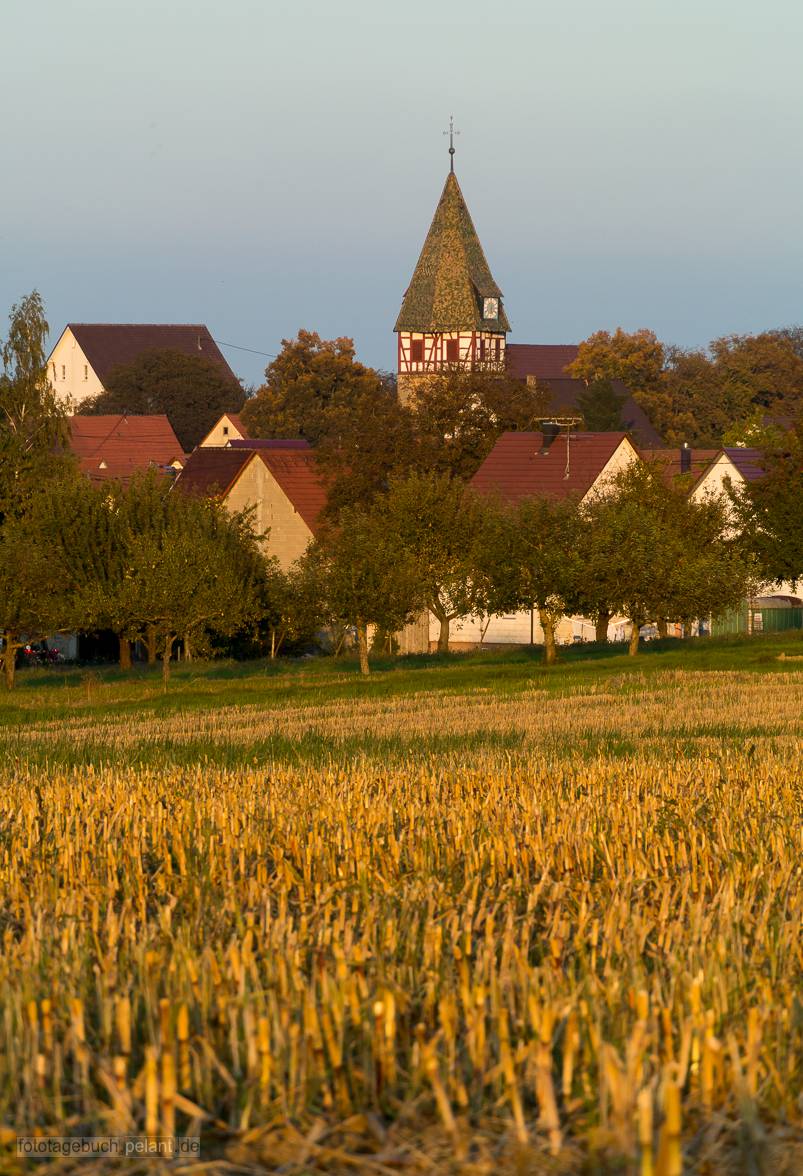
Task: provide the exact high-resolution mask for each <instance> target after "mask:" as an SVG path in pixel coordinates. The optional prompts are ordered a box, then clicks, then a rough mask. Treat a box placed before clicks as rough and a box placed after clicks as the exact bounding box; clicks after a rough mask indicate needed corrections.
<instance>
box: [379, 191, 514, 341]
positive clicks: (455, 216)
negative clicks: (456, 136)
mask: <svg viewBox="0 0 803 1176" xmlns="http://www.w3.org/2000/svg"><path fill="white" fill-rule="evenodd" d="M489 297H490V298H497V299H499V314H498V317H497V318H494V319H486V318H484V317H483V299H485V298H489ZM394 330H396V331H458V330H466V331H509V330H510V323H509V322H508V320H507V315H506V314H505V311H504V307H503V306H502V291H501V290H500V289H499V287H498V286H497V284H496V282H495V281H494V279H493V275H492V274H491V270H490V267H489V265H488V262H487V261H486V259H485V254H484V253H483V250H482V245H481V244H480V239H479V237H478V236H477V230H476V229H475V228H474V224H473V222H472V220H471V214H470V213H469V211H468V206H467V205H466V202H465V200H464V198H463V193H462V192H461V191H460V185H459V184H458V182H457V176H456V175H454V173H453V172H450V173H449V175H448V176H447V177H446V183H445V184H444V186H443V192H442V193H441V198H440V200H439V201H438V207H437V208H436V209H435V216H434V217H433V219H432V224H431V225H430V228H429V232H428V233H427V237H426V240H425V241H424V247H423V249H422V250H421V256H420V257H419V259H418V263H417V264H416V267H415V270H414V272H413V276H412V278H411V280H410V285H409V286H408V287H407V290H406V292H405V295H404V300H403V302H402V308H401V310H400V311H399V317H398V319H397V320H396V326H395V327H394Z"/></svg>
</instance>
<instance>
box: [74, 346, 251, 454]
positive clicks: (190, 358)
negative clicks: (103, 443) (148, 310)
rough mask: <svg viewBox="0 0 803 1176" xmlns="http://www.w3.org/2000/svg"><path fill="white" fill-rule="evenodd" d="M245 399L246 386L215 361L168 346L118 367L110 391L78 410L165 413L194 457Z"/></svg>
mask: <svg viewBox="0 0 803 1176" xmlns="http://www.w3.org/2000/svg"><path fill="white" fill-rule="evenodd" d="M244 399H245V393H244V392H243V390H242V388H241V387H240V385H239V384H238V383H237V382H236V381H235V380H233V379H232V378H231V376H230V374H229V373H228V372H227V371H226V370H225V369H224V368H222V367H221V365H220V364H219V363H216V362H215V361H214V360H213V359H209V358H208V356H205V355H185V354H184V353H183V352H181V351H174V350H173V349H172V348H169V347H165V348H154V349H153V350H150V351H143V352H142V353H141V354H140V355H138V356H137V358H136V359H134V360H132V362H131V363H129V364H122V365H120V366H119V367H116V368H114V369H113V370H112V371H111V372H109V375H108V377H107V379H106V387H105V389H104V391H103V392H101V393H100V395H99V396H95V397H94V398H93V399H91V400H87V401H84V402H83V403H82V404H81V405H80V406H79V409H78V411H79V412H81V413H87V414H90V415H96V416H97V415H99V414H101V415H102V414H105V413H127V414H129V415H132V416H134V415H136V416H138V415H145V416H147V415H150V414H161V413H164V414H165V415H166V416H167V418H168V419H169V421H170V424H171V425H172V427H173V431H174V432H175V434H176V436H177V437H178V440H179V442H180V443H181V446H182V448H183V449H184V451H185V452H187V453H189V452H190V451H191V450H193V449H194V448H195V446H196V445H197V444H198V443H199V441H201V440H203V438H204V437H205V436H206V434H207V433H208V432H209V430H210V429H211V428H212V425H214V423H215V421H217V420H219V418H220V417H221V416H222V415H223V413H224V412H238V411H239V410H240V408H241V406H242V404H243V401H244Z"/></svg>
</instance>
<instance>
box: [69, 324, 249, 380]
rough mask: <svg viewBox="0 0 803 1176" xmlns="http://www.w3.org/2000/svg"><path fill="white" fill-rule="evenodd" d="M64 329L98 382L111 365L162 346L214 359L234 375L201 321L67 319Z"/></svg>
mask: <svg viewBox="0 0 803 1176" xmlns="http://www.w3.org/2000/svg"><path fill="white" fill-rule="evenodd" d="M67 329H69V330H70V331H72V333H73V335H74V337H75V340H76V342H77V343H78V345H79V347H80V348H81V350H82V351H83V353H84V355H85V356H86V358H87V360H88V361H89V363H90V365H91V367H92V370H93V371H94V373H95V375H96V376H97V377H98V379H99V380H100V382H101V384H105V382H106V379H107V377H108V375H109V372H110V371H111V370H112V369H113V368H115V367H118V366H120V365H121V364H129V363H132V362H133V360H135V359H136V358H137V356H138V355H141V354H142V352H143V351H154V350H157V349H158V350H161V349H164V348H169V349H170V350H171V351H181V352H182V353H183V354H184V355H197V356H202V357H204V358H206V359H211V360H214V362H215V363H217V364H219V365H220V366H221V368H223V370H224V371H225V373H226V375H228V376H230V377H231V379H232V380H234V381H235V382H236V379H237V378H236V376H235V375H234V372H233V371H232V370H231V368H230V367H229V365H228V364H227V363H226V360H225V358H224V357H223V353H222V352H221V350H220V348H219V347H218V345H217V343H215V341H214V339H213V338H212V336H211V334H210V333H209V328H208V327H206V326H204V324H203V323H68V324H67Z"/></svg>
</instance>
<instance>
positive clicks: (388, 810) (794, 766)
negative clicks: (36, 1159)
mask: <svg viewBox="0 0 803 1176" xmlns="http://www.w3.org/2000/svg"><path fill="white" fill-rule="evenodd" d="M570 721H571V718H570V716H569V715H567V716H566V720H565V722H566V727H567V731H568V729H569V724H570ZM801 779H803V755H801V752H800V749H799V748H795V747H794V746H791V747H790V746H786V745H784V746H780V747H779V748H777V749H776V750H775V751H774V752H773V751H772V750H770V749H769V748H768V749H765V751H764V752H763V753H762V755H761V758H760V760H759V761H757V759H756V757H755V756H754V755H753V754H751V753H750V752H749V751H746V752H739V751H724V752H722V753H721V754H719V755H716V756H715V755H712V756H710V757H706V755H698V756H694V757H689V758H683V757H682V756H676V757H671V758H670V757H668V756H659V755H657V754H655V753H650V752H645V753H643V754H641V755H639V756H636V757H634V758H631V759H628V760H626V761H625V760H615V759H606V758H605V757H602V756H600V757H599V758H597V759H592V760H589V759H584V760H581V759H580V758H576V759H575V758H573V757H572V755H571V754H570V753H568V752H567V754H566V756H565V757H564V758H563V759H561V760H555V759H552V758H546V757H540V756H539V754H538V753H537V752H534V753H532V754H529V755H528V756H527V757H526V761H524V760H519V761H516V760H514V759H511V758H509V757H505V756H504V755H503V754H501V753H495V752H492V751H489V752H487V753H480V754H479V755H478V756H475V757H474V758H473V762H472V763H471V766H470V767H469V766H465V767H461V766H459V764H457V763H455V762H453V761H448V760H444V761H443V762H438V761H436V760H433V762H432V764H431V765H430V766H428V767H422V766H421V764H420V763H419V764H415V765H414V764H410V765H409V766H408V767H407V768H400V767H398V766H393V767H383V766H382V765H381V764H377V763H372V762H370V761H368V760H365V761H364V762H362V763H355V764H353V765H351V766H349V767H348V768H346V767H344V766H342V765H341V766H339V767H338V766H337V765H335V764H334V763H333V764H332V766H330V767H328V768H326V767H323V768H314V769H312V768H310V769H299V768H293V767H292V766H287V765H275V766H271V767H270V768H267V767H266V768H262V769H258V768H256V767H251V768H248V769H242V770H236V769H235V770H203V769H201V768H200V767H199V768H197V769H192V770H178V769H167V770H156V769H153V770H147V769H140V770H138V771H137V772H133V771H125V770H117V769H111V768H110V769H95V770H91V769H74V770H71V771H65V770H53V771H43V770H41V769H39V768H33V767H25V766H21V767H18V768H16V769H12V768H7V769H4V771H3V780H2V791H1V792H0V883H1V892H2V908H1V910H0V919H1V920H2V923H1V924H0V926H1V927H2V931H1V932H0V934H1V935H2V956H1V957H0V1008H1V1013H2V1015H1V1016H0V1121H2V1123H3V1124H4V1125H5V1128H6V1136H7V1137H8V1131H9V1130H10V1129H14V1130H17V1131H24V1132H25V1133H34V1132H41V1133H45V1134H46V1133H48V1132H55V1133H60V1134H65V1133H86V1132H87V1131H88V1130H89V1128H92V1129H94V1130H97V1131H102V1132H104V1133H105V1132H125V1133H128V1132H139V1133H147V1134H148V1135H154V1136H156V1135H169V1134H172V1133H173V1132H174V1131H179V1132H180V1133H182V1134H192V1133H195V1132H197V1131H199V1130H200V1131H202V1132H203V1135H204V1148H205V1152H206V1155H207V1156H208V1157H213V1156H215V1155H217V1156H218V1157H220V1161H215V1162H214V1163H213V1162H212V1160H211V1159H210V1160H209V1161H208V1162H207V1164H206V1165H201V1166H200V1167H199V1168H198V1169H197V1170H199V1171H200V1170H203V1171H213V1170H215V1163H217V1162H220V1163H221V1164H223V1162H224V1161H225V1162H227V1163H229V1164H230V1165H248V1164H252V1163H253V1164H258V1165H261V1166H262V1169H263V1170H265V1169H267V1170H272V1169H273V1168H277V1169H278V1168H280V1167H282V1166H283V1165H284V1168H283V1170H285V1171H288V1172H292V1171H297V1172H301V1171H318V1170H321V1171H327V1172H338V1171H343V1172H346V1171H351V1172H354V1171H360V1170H364V1171H365V1172H373V1173H377V1172H378V1173H381V1172H390V1171H409V1172H419V1171H420V1172H438V1171H449V1170H455V1171H457V1170H459V1171H465V1172H472V1173H481V1172H487V1173H491V1172H504V1171H510V1172H517V1173H518V1172H541V1171H544V1172H556V1173H557V1172H574V1171H578V1172H579V1171H586V1172H603V1171H611V1172H613V1171H627V1172H639V1173H641V1174H642V1176H676V1174H679V1173H681V1172H691V1171H700V1172H710V1173H716V1172H723V1173H724V1172H731V1171H742V1170H743V1171H746V1172H761V1171H767V1172H770V1171H771V1172H773V1173H784V1172H789V1173H792V1172H793V1171H799V1170H801V1169H800V1167H799V1165H800V1161H801V1150H800V1133H799V1132H800V1125H801V1104H800V1101H799V1098H798V1094H799V1091H800V1089H801V1084H802V1083H801V1080H802V1079H803V1063H802V1062H801V1058H802V1057H803V1049H802V1047H803V1041H802V1040H801V1026H802V1025H803V1009H802V1008H801V996H800V980H801V975H803V950H802V949H801V938H800V926H801V914H802V913H803V904H802V903H801V860H803V858H802V857H801V826H800V816H801V792H800V783H799V782H800V780H801ZM220 1170H221V1171H223V1170H226V1169H225V1168H224V1167H221V1169H220ZM229 1170H231V1169H229Z"/></svg>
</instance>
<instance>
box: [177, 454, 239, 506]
mask: <svg viewBox="0 0 803 1176" xmlns="http://www.w3.org/2000/svg"><path fill="white" fill-rule="evenodd" d="M252 457H253V450H252V449H229V448H227V447H226V448H224V447H223V446H217V445H215V446H210V447H209V448H202V447H201V446H198V448H197V449H194V450H193V451H192V453H191V454H190V456H189V457H188V458H187V461H186V463H185V465H184V469H183V470H182V471H181V473H180V474H179V476H178V478H177V479H176V485H177V486H181V488H182V490H186V491H188V492H189V493H192V494H208V495H225V494H226V493H228V491H229V490H230V489H231V487H232V485H233V484H234V482H236V480H237V478H238V477H239V475H240V473H241V472H242V470H243V469H244V468H245V466H247V465H248V462H249V461H250V460H251V458H252Z"/></svg>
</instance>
